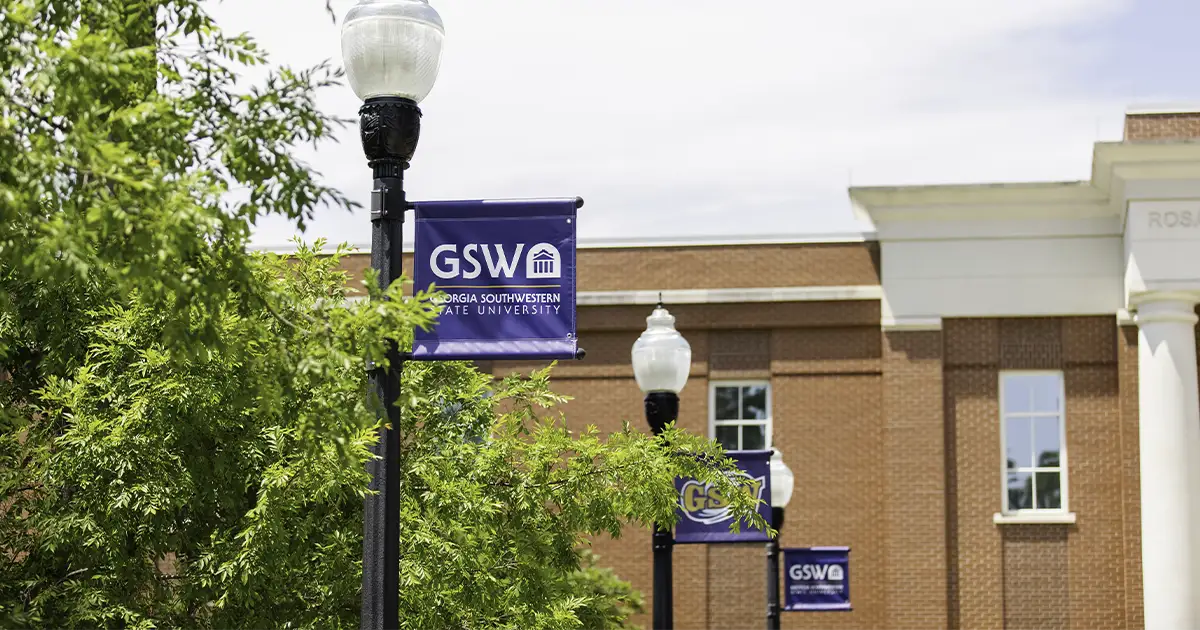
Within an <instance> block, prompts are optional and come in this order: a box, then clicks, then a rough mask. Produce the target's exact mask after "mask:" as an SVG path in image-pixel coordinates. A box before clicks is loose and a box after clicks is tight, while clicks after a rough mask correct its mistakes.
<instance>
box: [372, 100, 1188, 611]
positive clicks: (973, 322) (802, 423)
mask: <svg viewBox="0 0 1200 630" xmlns="http://www.w3.org/2000/svg"><path fill="white" fill-rule="evenodd" d="M1193 138H1200V113H1195V112H1194V111H1192V110H1182V111H1171V110H1159V111H1154V112H1131V113H1130V114H1128V115H1127V117H1126V134H1125V139H1124V141H1122V142H1112V143H1098V144H1097V145H1096V146H1095V149H1094V168H1093V173H1092V177H1091V179H1090V180H1089V181H1084V182H1069V183H1036V184H1003V185H970V186H930V187H903V188H856V189H852V190H850V197H851V199H852V201H853V203H854V206H855V208H856V211H858V212H860V214H861V217H862V218H863V219H864V220H866V221H868V222H870V224H871V225H873V226H874V233H873V234H870V235H866V236H863V235H856V236H854V237H848V238H844V239H824V240H820V241H798V240H787V239H779V240H774V241H766V240H764V241H758V242H744V241H738V242H729V243H671V242H664V243H656V244H654V245H653V246H648V245H647V246H629V245H622V244H615V243H607V244H593V245H591V246H583V247H582V249H581V250H580V251H579V254H578V282H579V291H580V293H579V316H578V321H579V333H580V342H581V346H582V347H584V348H586V349H587V352H588V354H587V357H586V359H585V360H583V361H579V362H574V363H570V364H562V365H561V367H559V368H558V370H557V373H556V376H555V383H556V389H557V390H558V391H561V392H563V393H565V394H569V395H571V396H573V397H574V401H572V402H571V403H569V404H568V405H567V407H566V413H567V417H568V419H569V421H570V422H571V423H577V424H578V425H579V426H583V425H584V424H596V425H598V426H599V427H600V428H601V429H602V430H612V431H615V430H618V429H619V428H620V424H621V422H622V421H623V420H633V421H635V423H637V424H639V425H640V424H641V421H640V419H641V417H642V396H641V394H640V392H639V391H638V388H637V386H636V384H635V382H634V379H633V372H632V367H631V365H630V347H631V346H632V344H633V342H634V340H635V339H636V338H637V336H638V334H639V333H640V331H641V330H642V329H643V328H644V327H645V317H646V316H647V315H648V314H649V312H650V310H651V308H652V305H653V304H654V302H655V301H656V300H657V297H658V294H659V292H662V295H663V300H664V302H665V303H666V304H667V306H668V308H670V310H671V312H672V313H673V314H674V315H675V316H676V318H677V326H678V328H679V329H680V331H681V332H682V333H683V334H684V335H685V336H686V337H687V339H688V340H689V342H690V343H691V346H692V350H693V365H692V370H691V377H690V380H689V381H688V385H687V386H686V387H685V388H684V390H683V391H682V392H681V394H680V398H681V412H680V423H681V424H682V425H683V426H684V427H686V428H688V429H690V430H691V431H694V432H696V433H701V434H706V435H710V436H714V437H718V438H719V439H721V440H722V441H724V442H726V443H727V444H729V445H730V446H735V445H740V446H742V447H744V448H754V447H763V446H772V445H773V446H775V447H777V448H780V449H781V450H782V452H783V454H784V458H785V460H786V461H787V462H788V464H789V465H790V467H791V468H792V470H793V471H794V473H795V476H796V492H795V496H794V497H793V499H792V502H791V505H790V506H789V508H788V518H787V524H786V526H785V527H784V529H783V538H782V544H783V546H784V547H793V546H815V545H848V546H850V547H851V549H852V553H851V589H850V590H851V594H852V603H853V610H852V611H851V612H837V613H783V627H785V628H970V629H973V630H974V629H985V628H1079V629H1095V628H1135V627H1137V628H1140V627H1152V628H1189V627H1191V628H1194V627H1200V612H1198V611H1197V610H1196V609H1197V608H1198V607H1200V590H1198V589H1200V539H1198V538H1197V536H1198V535H1200V499H1198V498H1195V497H1196V495H1197V490H1200V408H1198V403H1197V359H1196V356H1197V341H1196V335H1195V323H1196V313H1195V310H1196V304H1197V302H1200V142H1194V141H1193V140H1192V139H1193ZM366 263H367V261H366V259H365V257H362V258H357V257H356V258H355V259H352V260H350V261H348V264H349V265H350V266H351V267H358V266H363V265H365V264H366ZM530 367H533V366H531V365H519V364H496V365H492V366H490V368H489V369H492V370H494V371H496V372H497V373H507V372H509V371H511V370H524V369H528V368H530ZM739 397H740V398H739ZM718 400H721V401H727V400H750V401H755V404H754V405H750V404H749V403H747V404H745V405H733V406H732V407H729V406H728V405H718V404H716V401H718ZM750 407H754V409H752V410H750V411H743V410H744V409H750ZM730 409H732V410H733V411H730ZM763 409H765V411H763ZM722 410H723V411H722ZM735 421H736V422H739V424H737V425H734V424H732V422H735ZM739 427H740V428H739ZM1193 532H1195V533H1193ZM595 549H596V551H597V553H598V554H599V555H600V556H601V557H602V560H603V562H605V563H606V564H609V565H611V566H613V567H615V568H616V569H617V570H618V572H619V573H620V574H621V575H622V576H623V577H624V578H626V579H629V580H631V581H632V582H633V583H634V585H635V586H636V587H638V588H640V589H641V590H642V591H643V592H644V593H645V594H646V595H647V598H649V596H650V585H651V571H650V569H651V556H650V535H649V532H648V531H645V530H641V529H634V528H630V529H629V530H628V531H627V532H626V534H625V536H624V537H623V538H622V539H620V540H616V541H613V540H597V541H595ZM674 558H675V565H674V566H675V622H676V627H677V628H756V627H761V626H762V625H763V618H764V614H765V608H766V607H765V593H764V589H765V579H764V553H763V547H762V546H761V545H709V546H702V545H681V546H677V547H676V549H675V553H674ZM648 621H649V620H648V618H643V619H640V620H639V622H640V623H643V624H646V623H648Z"/></svg>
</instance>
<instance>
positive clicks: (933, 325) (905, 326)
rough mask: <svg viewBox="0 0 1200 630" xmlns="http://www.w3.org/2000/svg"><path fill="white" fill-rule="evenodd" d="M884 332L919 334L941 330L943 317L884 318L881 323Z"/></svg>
mask: <svg viewBox="0 0 1200 630" xmlns="http://www.w3.org/2000/svg"><path fill="white" fill-rule="evenodd" d="M879 327H880V328H882V329H883V330H884V332H917V331H923V330H941V329H942V318H941V317H886V316H885V317H884V318H883V320H882V321H881V322H880V323H879Z"/></svg>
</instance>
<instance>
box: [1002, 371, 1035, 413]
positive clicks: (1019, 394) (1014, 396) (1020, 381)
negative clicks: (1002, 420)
mask: <svg viewBox="0 0 1200 630" xmlns="http://www.w3.org/2000/svg"><path fill="white" fill-rule="evenodd" d="M1034 378H1036V377H1034V376H1031V375H1029V374H1005V375H1004V413H1024V412H1030V411H1033V379H1034Z"/></svg>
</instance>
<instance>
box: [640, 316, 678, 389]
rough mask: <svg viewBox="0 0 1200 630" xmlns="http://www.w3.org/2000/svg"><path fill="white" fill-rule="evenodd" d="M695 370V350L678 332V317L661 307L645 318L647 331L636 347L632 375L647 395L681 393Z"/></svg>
mask: <svg viewBox="0 0 1200 630" xmlns="http://www.w3.org/2000/svg"><path fill="white" fill-rule="evenodd" d="M691 369H692V347H691V345H689V344H688V342H687V339H684V338H683V335H681V334H679V331H677V330H675V317H674V316H673V315H671V313H669V312H667V309H665V308H663V307H662V305H661V304H660V305H658V308H655V309H654V312H652V313H650V316H649V317H647V318H646V330H645V331H644V332H643V333H642V336H640V337H638V340H637V341H636V342H634V344H633V376H634V378H635V379H637V384H638V387H640V388H641V389H642V392H644V393H647V394H649V393H651V392H671V393H673V394H678V393H679V391H680V390H682V389H683V386H684V385H686V384H687V379H688V372H689V371H690V370H691Z"/></svg>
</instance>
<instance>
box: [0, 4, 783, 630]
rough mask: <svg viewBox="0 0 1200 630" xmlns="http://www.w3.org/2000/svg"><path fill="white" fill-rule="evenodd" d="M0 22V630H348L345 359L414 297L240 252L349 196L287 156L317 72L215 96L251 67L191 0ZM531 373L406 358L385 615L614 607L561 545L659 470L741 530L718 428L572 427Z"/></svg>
mask: <svg viewBox="0 0 1200 630" xmlns="http://www.w3.org/2000/svg"><path fill="white" fill-rule="evenodd" d="M149 16H157V19H156V20H150V18H149ZM148 20H150V21H148ZM148 25H150V26H148ZM0 37H2V39H3V42H4V46H3V47H0V68H2V69H3V70H0V90H2V91H3V92H2V93H3V99H2V100H0V165H2V166H0V625H2V626H4V627H88V628H97V627H99V628H118V627H120V628H166V627H195V628H340V627H356V626H357V623H358V606H359V589H360V576H361V553H362V531H361V528H362V525H361V521H362V501H363V498H364V496H365V493H366V492H367V481H368V480H367V476H366V473H365V468H364V466H365V462H366V461H367V459H368V458H369V457H370V450H369V449H370V446H371V445H372V444H373V443H374V441H375V439H376V431H377V428H378V421H377V419H376V418H378V417H379V413H378V412H379V409H378V405H377V401H375V400H373V399H372V398H371V397H370V395H369V393H368V392H369V390H368V387H367V384H366V379H365V374H366V368H367V366H368V365H369V364H370V363H372V362H373V363H375V364H379V365H385V366H386V361H387V353H386V352H385V350H386V349H387V348H388V347H389V345H390V344H391V343H393V342H395V343H398V344H400V346H401V347H407V345H408V344H410V343H411V335H412V330H413V328H414V327H417V326H429V325H431V324H432V323H433V322H434V321H435V317H436V315H437V310H438V309H437V307H436V306H435V305H434V303H433V302H432V301H431V300H430V297H431V296H430V295H429V294H426V293H423V292H421V293H418V294H416V295H414V296H406V295H404V292H403V290H402V286H403V285H402V283H401V282H397V283H394V284H393V285H392V286H391V287H389V288H387V289H386V290H383V289H379V288H377V287H376V286H375V280H374V278H373V277H368V278H367V279H366V281H365V282H364V284H365V286H366V287H367V289H368V291H369V293H370V295H369V299H368V300H363V301H359V302H353V303H347V301H346V299H345V298H346V294H345V291H346V277H345V275H344V274H343V273H341V272H340V271H338V257H339V256H340V255H341V254H343V253H344V250H343V249H339V250H338V253H337V254H335V255H332V256H329V255H321V254H319V253H318V251H319V250H320V248H322V247H323V243H320V242H318V243H316V244H314V245H313V246H312V247H308V246H304V245H303V244H298V252H297V254H296V255H295V256H292V257H289V258H286V259H285V258H281V257H278V256H274V255H269V254H256V253H248V252H247V238H248V235H249V232H250V229H251V226H252V225H253V223H254V221H255V220H256V219H257V218H259V217H261V216H263V215H266V214H279V215H284V216H288V217H291V218H293V219H295V220H296V221H297V222H298V223H301V224H302V223H303V221H304V219H305V218H306V217H308V216H310V215H311V213H312V212H313V211H314V210H315V209H316V208H318V207H323V206H343V207H345V206H347V205H349V204H348V202H347V201H346V199H345V198H344V197H342V196H341V195H340V193H338V192H336V191H333V190H331V189H329V188H327V187H325V186H324V185H323V184H321V183H320V179H319V177H318V176H317V174H315V173H313V172H312V171H311V170H310V169H309V168H308V167H307V166H306V165H304V164H303V163H301V162H300V161H298V160H297V159H296V158H295V157H294V153H293V152H294V149H295V147H296V145H297V144H298V143H303V142H310V141H314V142H315V141H318V140H321V139H324V138H327V137H328V136H329V134H330V133H331V130H332V129H334V128H335V127H336V126H337V125H338V124H339V121H338V120H336V119H334V118H332V117H329V116H326V115H324V114H321V113H320V112H319V111H317V110H316V108H315V106H314V104H313V103H314V98H313V97H314V93H315V90H317V89H320V88H322V87H324V86H326V85H330V84H333V83H335V82H336V79H337V72H336V71H334V70H332V69H329V68H328V67H324V66H322V67H319V68H316V69H309V70H302V71H298V70H289V69H286V68H279V69H275V70H274V71H273V72H272V73H271V75H270V78H268V79H267V81H266V82H265V84H264V85H263V86H260V87H258V88H239V87H238V85H237V84H236V77H237V76H238V74H239V72H241V70H242V69H243V67H244V66H245V65H247V64H261V63H265V57H264V55H263V54H262V53H261V51H259V50H258V49H257V48H256V46H255V45H254V43H253V42H252V41H251V40H250V39H249V38H247V37H244V36H236V37H229V36H226V35H223V34H222V33H221V32H220V31H219V29H217V27H216V25H215V24H213V23H212V22H211V20H209V19H208V18H207V17H206V16H205V14H204V12H203V10H202V7H201V3H200V2H198V1H186V0H178V1H173V2H146V1H142V0H129V1H127V2H124V3H115V2H109V1H107V0H105V1H98V0H92V1H89V0H76V1H74V2H67V1H64V0H0ZM549 373H550V372H549V369H546V370H542V371H539V372H535V373H534V374H532V375H525V376H511V377H508V378H505V379H502V380H496V379H494V378H493V377H492V376H491V375H488V374H483V373H480V372H478V371H477V370H475V369H473V368H472V367H471V366H470V365H468V364H464V363H449V362H447V363H410V364H409V365H407V366H405V369H404V371H403V380H402V388H403V395H402V398H401V401H400V403H399V404H400V405H401V406H402V408H403V415H402V417H403V422H402V426H401V427H400V430H401V433H402V435H403V439H404V447H403V449H402V453H403V455H402V461H401V464H402V475H403V481H402V483H403V488H404V496H403V502H402V510H403V515H402V526H401V527H402V532H403V536H402V548H403V553H404V556H403V563H402V575H401V585H402V592H401V596H402V602H401V606H402V610H403V613H402V618H403V620H404V624H405V627H408V628H421V629H436V628H461V629H470V628H580V627H585V628H606V627H612V628H616V627H623V625H624V624H625V621H626V617H627V616H628V614H629V613H630V612H632V611H636V610H639V609H640V600H639V598H638V596H637V595H636V593H633V592H632V591H631V589H630V588H629V585H628V584H626V583H624V582H622V581H620V580H619V579H618V578H616V577H615V576H613V575H612V574H611V573H610V572H607V571H604V570H602V569H598V568H597V567H596V566H594V564H593V563H592V559H591V557H590V554H588V553H587V551H586V545H585V544H584V543H585V541H586V538H587V537H588V536H591V535H605V534H611V535H619V533H620V527H621V525H622V524H623V523H625V522H629V521H632V522H636V523H642V524H649V523H650V522H652V521H654V520H660V521H663V520H670V519H672V518H674V496H675V493H674V488H673V479H674V478H675V477H676V476H677V475H688V476H694V477H697V478H700V479H704V480H709V481H713V482H714V483H718V484H721V485H722V486H724V488H725V490H726V493H727V494H729V495H730V496H732V497H733V498H734V501H733V506H732V507H733V509H734V510H735V512H736V513H738V514H741V515H745V516H747V517H749V518H751V519H755V522H756V524H759V525H762V522H761V519H757V515H752V510H753V505H752V500H751V499H750V497H749V496H748V495H745V494H743V493H739V492H736V491H735V489H734V485H735V484H736V482H735V481H734V480H731V478H730V477H729V476H728V475H727V473H728V472H729V471H730V470H732V462H731V461H730V460H728V459H727V458H725V457H724V455H723V453H722V452H721V450H720V448H719V447H718V446H716V445H714V444H713V443H712V442H710V441H708V440H702V439H699V438H697V437H694V436H688V435H686V434H684V433H682V432H679V431H676V430H674V429H671V430H668V431H667V432H666V433H665V434H664V435H662V436H661V437H659V438H651V437H649V436H647V435H645V434H643V433H641V432H638V431H635V430H633V429H630V428H629V427H626V428H625V429H624V430H623V431H620V432H618V433H616V434H614V435H608V436H601V435H600V434H599V433H598V432H597V431H596V430H595V429H594V428H586V429H582V430H578V431H569V430H568V429H567V425H566V423H565V422H564V420H563V418H562V416H561V414H560V413H558V412H557V411H556V410H555V407H556V406H557V405H559V404H560V403H562V402H563V401H564V399H563V397H561V396H558V395H556V394H554V393H553V392H552V391H551V390H550V388H549V384H548V378H549Z"/></svg>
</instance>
